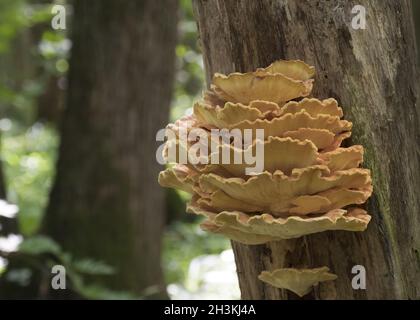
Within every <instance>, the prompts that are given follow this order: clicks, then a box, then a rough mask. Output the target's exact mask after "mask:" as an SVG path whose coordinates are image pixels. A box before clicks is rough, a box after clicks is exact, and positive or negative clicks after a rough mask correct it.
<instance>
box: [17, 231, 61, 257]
mask: <svg viewBox="0 0 420 320" xmlns="http://www.w3.org/2000/svg"><path fill="white" fill-rule="evenodd" d="M19 252H20V253H24V254H29V255H39V254H45V253H50V254H53V255H56V256H58V255H60V254H61V248H60V246H59V245H58V244H57V243H56V242H55V241H53V240H52V239H51V238H49V237H46V236H42V235H39V236H34V237H30V238H27V239H25V240H24V241H23V242H22V243H21V244H20V246H19Z"/></svg>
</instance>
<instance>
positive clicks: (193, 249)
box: [163, 221, 230, 283]
mask: <svg viewBox="0 0 420 320" xmlns="http://www.w3.org/2000/svg"><path fill="white" fill-rule="evenodd" d="M163 240H164V242H163V244H164V248H165V251H164V253H163V266H164V271H165V275H166V282H167V283H175V282H177V283H182V282H183V281H184V280H185V276H186V274H187V271H188V266H189V263H190V261H191V260H192V259H193V258H195V257H197V256H199V255H205V254H216V253H220V252H222V251H223V250H226V249H228V248H230V242H229V240H227V239H226V238H224V237H222V236H217V235H211V236H209V234H208V233H206V232H204V231H203V230H201V229H200V226H199V222H197V221H196V222H194V223H185V222H182V221H180V222H176V223H174V224H172V225H171V226H170V227H169V228H168V230H167V231H166V233H165V236H164V239H163Z"/></svg>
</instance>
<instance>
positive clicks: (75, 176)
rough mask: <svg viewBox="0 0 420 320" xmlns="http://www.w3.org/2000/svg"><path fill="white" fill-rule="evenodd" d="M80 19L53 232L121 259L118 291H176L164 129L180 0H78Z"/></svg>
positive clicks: (67, 245) (113, 281)
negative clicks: (166, 254) (165, 234)
mask: <svg viewBox="0 0 420 320" xmlns="http://www.w3.org/2000/svg"><path fill="white" fill-rule="evenodd" d="M74 17H75V22H74V31H73V38H72V40H73V48H72V57H71V60H70V75H69V91H68V97H67V109H66V111H65V114H64V115H63V117H64V119H63V128H62V130H61V133H62V141H61V147H60V155H59V161H58V167H57V177H56V181H55V185H54V187H53V190H52V193H51V198H50V204H49V208H48V210H47V216H46V220H45V231H46V232H47V233H48V234H50V235H52V236H53V238H54V239H56V240H57V241H58V242H59V243H60V244H62V246H63V247H64V249H65V250H67V251H69V252H71V253H72V254H74V255H75V256H77V257H90V258H94V259H98V260H102V261H104V262H106V263H108V264H110V265H112V266H114V267H115V268H116V274H115V275H113V276H110V277H108V278H107V279H106V280H104V282H105V283H106V285H107V286H109V287H111V288H112V289H117V290H124V291H130V292H132V293H135V294H137V295H141V294H142V293H143V290H145V289H146V288H150V287H152V286H154V287H158V290H160V292H161V293H162V292H166V290H165V287H164V286H163V277H162V272H161V268H160V251H161V238H162V231H163V226H164V221H165V196H164V190H163V189H161V188H160V187H159V185H158V184H157V181H156V177H157V175H158V172H159V165H158V163H157V162H156V159H155V152H156V148H157V145H158V144H157V142H156V140H155V135H156V132H157V131H158V130H159V129H160V128H163V127H164V126H165V123H166V122H167V118H168V114H169V104H170V101H171V93H172V83H173V76H174V71H175V70H174V69H175V54H174V52H175V44H176V32H177V31H176V25H177V2H176V1H172V0H159V1H156V0H147V1H130V0H124V1H114V0H95V1H75V6H74ZM161 296H162V295H161ZM161 296H160V297H161ZM157 297H159V296H157Z"/></svg>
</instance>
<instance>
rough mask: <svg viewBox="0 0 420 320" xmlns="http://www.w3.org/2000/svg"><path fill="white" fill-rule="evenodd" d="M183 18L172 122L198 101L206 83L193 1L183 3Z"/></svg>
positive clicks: (179, 26)
mask: <svg viewBox="0 0 420 320" xmlns="http://www.w3.org/2000/svg"><path fill="white" fill-rule="evenodd" d="M181 9H182V10H181V13H182V17H181V19H180V22H179V24H178V29H179V43H178V45H177V46H176V50H175V53H176V67H177V72H176V81H175V96H174V99H173V101H172V108H171V115H170V116H171V120H172V121H173V120H175V119H177V118H179V117H181V116H182V115H183V114H184V113H185V111H186V110H187V109H188V108H191V106H192V104H193V102H194V101H195V100H197V99H198V96H199V95H200V93H201V90H202V88H203V85H202V84H203V82H204V75H203V62H202V56H201V53H200V52H199V48H198V43H197V27H196V24H195V22H194V18H193V13H192V6H191V1H185V0H183V1H181Z"/></svg>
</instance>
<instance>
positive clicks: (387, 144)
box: [194, 0, 420, 299]
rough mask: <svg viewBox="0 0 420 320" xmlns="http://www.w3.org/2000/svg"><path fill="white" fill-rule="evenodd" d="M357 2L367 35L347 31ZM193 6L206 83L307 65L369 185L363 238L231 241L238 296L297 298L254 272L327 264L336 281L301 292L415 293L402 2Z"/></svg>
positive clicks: (414, 147)
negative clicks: (348, 133) (219, 75)
mask: <svg viewBox="0 0 420 320" xmlns="http://www.w3.org/2000/svg"><path fill="white" fill-rule="evenodd" d="M356 4H360V5H363V6H364V7H365V9H366V29H358V30H355V29H353V28H352V26H351V19H352V18H353V16H354V14H352V13H351V10H352V8H353V6H355V5H356ZM194 9H195V16H196V19H197V22H198V28H199V34H200V38H201V45H202V50H203V54H204V62H205V67H206V72H207V79H208V80H209V79H210V77H211V75H212V74H213V73H214V72H223V73H230V72H233V71H240V72H244V71H250V70H254V69H255V68H257V67H265V66H267V65H268V64H270V63H271V62H272V61H274V60H276V59H280V58H286V59H302V60H304V61H306V62H307V63H309V64H312V65H314V66H315V67H316V70H317V75H316V78H315V87H314V92H313V95H314V96H316V97H319V98H327V97H334V98H336V99H337V100H338V101H339V102H340V103H341V105H342V106H343V109H344V116H345V118H347V120H350V121H353V124H354V130H353V138H352V139H353V141H352V142H353V143H356V144H362V145H364V146H365V150H366V151H365V166H366V167H368V168H370V169H371V170H372V177H373V179H374V196H372V198H371V199H370V201H369V203H368V205H367V209H368V211H369V213H370V214H371V215H372V221H371V223H370V225H369V227H368V229H367V231H365V232H362V233H354V232H345V231H334V232H323V233H319V234H314V235H310V236H306V237H303V238H299V239H296V240H290V241H281V242H272V243H268V244H266V245H258V246H246V245H242V244H238V243H233V244H232V245H233V249H234V252H235V257H236V264H237V269H238V276H239V282H240V287H241V291H242V297H243V298H244V299H287V298H294V297H296V296H294V295H293V294H291V293H289V292H285V291H282V290H278V289H275V288H273V287H270V286H268V285H265V284H263V283H262V282H261V281H259V280H258V279H257V276H258V274H259V273H260V272H261V271H262V270H272V269H275V268H279V267H290V266H292V267H309V268H312V267H321V266H329V267H330V269H331V270H332V272H334V273H336V274H337V275H338V279H337V280H336V281H334V282H326V283H325V284H322V285H320V286H318V287H317V288H316V289H314V291H313V292H312V293H311V294H310V295H309V296H307V297H309V298H313V299H328V298H337V299H378V298H388V299H392V298H397V299H398V298H411V299H415V298H419V297H420V271H419V268H420V232H419V231H420V208H419V202H418V190H419V189H420V175H419V172H420V166H419V153H418V142H419V136H420V131H419V128H420V121H419V112H418V109H417V108H416V71H415V70H416V69H415V65H416V49H415V36H414V29H413V22H412V12H411V2H410V1H408V0H404V1H391V0H388V1H369V0H358V1H313V0H301V1H287V0H263V1H246V0H243V1H237V0H210V1H205V0H195V1H194ZM354 265H363V266H364V267H365V268H366V290H354V289H352V285H351V280H352V278H353V276H354V275H353V274H352V273H351V269H352V267H353V266H354Z"/></svg>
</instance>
